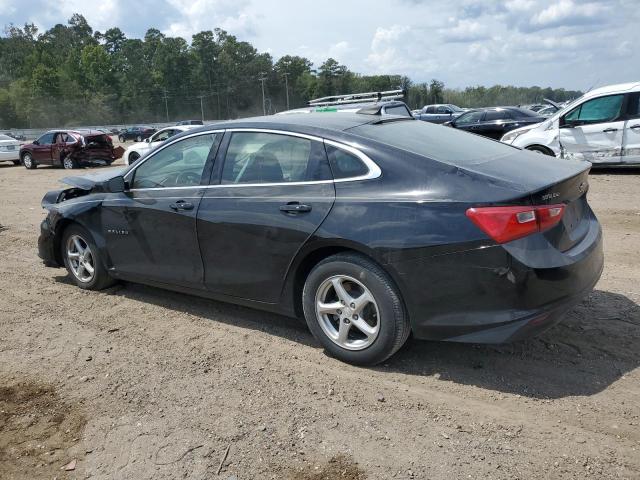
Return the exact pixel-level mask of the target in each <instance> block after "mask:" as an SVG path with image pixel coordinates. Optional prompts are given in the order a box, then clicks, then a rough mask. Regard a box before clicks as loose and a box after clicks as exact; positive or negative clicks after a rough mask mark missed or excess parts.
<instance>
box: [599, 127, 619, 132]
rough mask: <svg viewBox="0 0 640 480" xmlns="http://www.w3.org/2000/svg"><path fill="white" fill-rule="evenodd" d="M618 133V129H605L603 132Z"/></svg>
mask: <svg viewBox="0 0 640 480" xmlns="http://www.w3.org/2000/svg"><path fill="white" fill-rule="evenodd" d="M617 131H618V129H617V128H605V129H604V130H602V132H603V133H612V132H617Z"/></svg>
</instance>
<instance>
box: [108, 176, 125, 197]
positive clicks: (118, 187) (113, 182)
mask: <svg viewBox="0 0 640 480" xmlns="http://www.w3.org/2000/svg"><path fill="white" fill-rule="evenodd" d="M105 187H106V188H105V190H106V191H107V192H109V193H120V192H124V190H125V187H126V184H125V181H124V177H123V176H122V175H118V176H117V177H113V178H112V179H110V180H108V181H107V184H106V186H105Z"/></svg>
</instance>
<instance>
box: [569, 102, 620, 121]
mask: <svg viewBox="0 0 640 480" xmlns="http://www.w3.org/2000/svg"><path fill="white" fill-rule="evenodd" d="M623 99H624V95H609V96H607V97H600V98H594V99H593V100H588V101H586V102H584V103H583V104H582V105H580V106H579V107H577V108H574V109H573V110H571V111H570V112H569V113H567V114H566V115H565V121H569V122H580V123H603V122H610V121H612V120H614V119H615V118H617V117H618V116H619V115H620V108H621V107H622V100H623Z"/></svg>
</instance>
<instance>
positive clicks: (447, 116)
mask: <svg viewBox="0 0 640 480" xmlns="http://www.w3.org/2000/svg"><path fill="white" fill-rule="evenodd" d="M451 114H452V111H451V109H450V108H449V107H446V106H444V105H440V106H439V107H438V108H436V123H444V122H448V121H449V120H451Z"/></svg>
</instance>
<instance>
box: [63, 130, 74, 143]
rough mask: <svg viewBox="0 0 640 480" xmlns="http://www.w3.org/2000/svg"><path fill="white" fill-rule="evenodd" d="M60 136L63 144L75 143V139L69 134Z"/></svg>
mask: <svg viewBox="0 0 640 480" xmlns="http://www.w3.org/2000/svg"><path fill="white" fill-rule="evenodd" d="M60 136H61V140H62V141H63V142H64V143H75V142H76V139H75V137H74V136H73V135H71V134H70V133H67V132H64V133H61V134H60Z"/></svg>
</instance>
